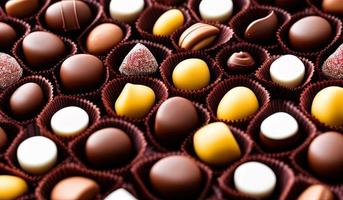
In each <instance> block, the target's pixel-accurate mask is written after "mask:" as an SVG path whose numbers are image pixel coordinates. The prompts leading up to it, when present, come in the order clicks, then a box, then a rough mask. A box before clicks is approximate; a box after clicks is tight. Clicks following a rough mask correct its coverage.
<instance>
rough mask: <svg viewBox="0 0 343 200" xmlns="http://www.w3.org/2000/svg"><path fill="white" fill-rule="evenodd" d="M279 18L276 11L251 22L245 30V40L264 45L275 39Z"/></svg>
mask: <svg viewBox="0 0 343 200" xmlns="http://www.w3.org/2000/svg"><path fill="white" fill-rule="evenodd" d="M277 27H278V18H277V15H276V14H275V12H274V11H270V13H269V14H268V15H267V16H265V17H263V18H260V19H256V20H255V21H253V22H251V23H250V24H249V25H248V27H247V28H246V30H245V33H244V38H245V39H246V40H249V41H250V42H255V43H263V42H267V41H269V40H270V39H271V38H274V37H275V32H276V29H277Z"/></svg>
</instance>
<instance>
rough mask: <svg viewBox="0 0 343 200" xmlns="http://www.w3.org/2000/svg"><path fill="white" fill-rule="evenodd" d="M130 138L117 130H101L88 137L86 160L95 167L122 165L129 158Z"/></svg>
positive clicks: (130, 151) (130, 149)
mask: <svg viewBox="0 0 343 200" xmlns="http://www.w3.org/2000/svg"><path fill="white" fill-rule="evenodd" d="M132 146H133V144H132V141H131V139H130V137H129V136H128V135H127V134H126V133H125V132H124V131H122V130H120V129H117V128H103V129H100V130H98V131H96V132H94V133H92V135H90V136H89V138H88V139H87V142H86V145H85V154H86V158H87V160H88V161H89V162H90V163H91V164H92V165H94V166H97V167H111V166H114V165H118V164H123V163H125V162H126V161H128V159H129V158H130V156H131V153H132V150H133V147H132Z"/></svg>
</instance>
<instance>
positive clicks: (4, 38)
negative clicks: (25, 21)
mask: <svg viewBox="0 0 343 200" xmlns="http://www.w3.org/2000/svg"><path fill="white" fill-rule="evenodd" d="M0 35H1V37H0V51H1V50H5V49H8V48H10V47H11V46H12V45H13V44H14V42H15V41H16V39H17V32H16V31H15V30H14V28H13V27H12V26H10V25H9V24H6V23H4V22H0Z"/></svg>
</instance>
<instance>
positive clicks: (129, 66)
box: [119, 43, 158, 75]
mask: <svg viewBox="0 0 343 200" xmlns="http://www.w3.org/2000/svg"><path fill="white" fill-rule="evenodd" d="M157 69H158V63H157V61H156V58H155V57H154V55H153V54H152V53H151V52H150V50H149V49H148V48H147V47H146V46H144V45H143V44H140V43H138V44H136V45H135V46H134V47H133V48H132V49H131V51H130V52H129V53H128V54H127V55H126V57H125V58H124V60H123V62H122V63H121V65H120V67H119V71H120V73H122V74H125V75H147V74H153V73H155V72H156V71H157Z"/></svg>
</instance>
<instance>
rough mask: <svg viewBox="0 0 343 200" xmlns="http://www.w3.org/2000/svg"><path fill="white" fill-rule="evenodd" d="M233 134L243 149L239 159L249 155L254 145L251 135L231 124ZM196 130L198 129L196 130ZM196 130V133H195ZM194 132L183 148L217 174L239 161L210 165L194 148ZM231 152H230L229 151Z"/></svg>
mask: <svg viewBox="0 0 343 200" xmlns="http://www.w3.org/2000/svg"><path fill="white" fill-rule="evenodd" d="M229 128H230V130H231V133H232V135H233V136H234V138H235V140H236V141H237V143H238V145H239V148H240V150H241V157H240V158H239V159H237V160H241V159H244V158H245V157H247V156H249V155H250V154H251V153H252V151H253V146H254V143H253V141H252V140H251V139H250V137H249V136H248V135H247V134H246V133H244V132H243V131H242V130H240V129H238V128H235V127H232V126H229ZM195 132H196V131H195ZM195 132H194V133H195ZM194 133H192V134H191V135H190V136H189V137H188V138H187V139H186V140H185V141H184V143H183V144H182V147H181V150H182V151H183V152H185V153H186V154H187V155H189V156H191V157H193V158H195V159H196V160H198V161H199V162H201V163H203V164H204V165H206V166H208V167H209V168H210V169H211V170H212V171H213V173H214V175H215V176H219V175H221V174H222V173H223V171H224V170H225V169H227V168H228V167H229V166H231V165H232V164H233V163H235V162H237V160H235V161H233V162H230V163H227V164H225V165H222V166H215V165H210V164H207V163H206V162H204V161H202V160H201V159H200V158H199V157H198V156H197V155H196V153H195V150H194V143H193V138H194ZM228 153H229V152H228Z"/></svg>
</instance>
